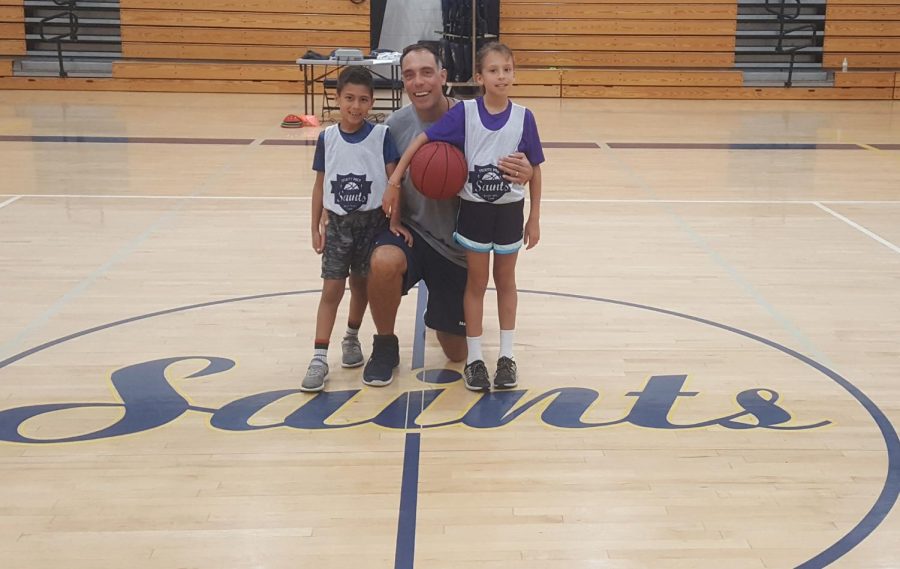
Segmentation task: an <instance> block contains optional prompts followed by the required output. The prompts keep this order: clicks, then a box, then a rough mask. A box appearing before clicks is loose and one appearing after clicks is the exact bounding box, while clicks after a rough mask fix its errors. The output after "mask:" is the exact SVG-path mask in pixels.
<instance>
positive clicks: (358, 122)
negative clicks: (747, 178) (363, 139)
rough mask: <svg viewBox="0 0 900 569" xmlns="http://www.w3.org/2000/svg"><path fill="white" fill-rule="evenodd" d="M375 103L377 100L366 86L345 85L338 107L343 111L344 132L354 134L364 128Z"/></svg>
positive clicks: (339, 94) (339, 95)
mask: <svg viewBox="0 0 900 569" xmlns="http://www.w3.org/2000/svg"><path fill="white" fill-rule="evenodd" d="M374 103H375V98H374V97H373V96H372V92H371V91H369V88H368V87H366V86H365V85H356V84H354V83H347V84H345V85H344V88H343V89H341V92H340V93H338V107H339V108H340V110H341V127H342V128H343V130H345V131H350V132H352V131H355V130H357V129H358V128H359V127H360V126H362V123H363V121H365V120H366V117H367V116H368V115H369V111H370V110H371V109H372V105H373V104H374Z"/></svg>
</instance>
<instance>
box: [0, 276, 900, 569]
mask: <svg viewBox="0 0 900 569" xmlns="http://www.w3.org/2000/svg"><path fill="white" fill-rule="evenodd" d="M319 292H320V291H319V290H318V289H311V290H300V291H288V292H276V293H267V294H256V295H250V296H243V297H237V298H227V299H221V300H215V301H210V302H203V303H198V304H192V305H188V306H180V307H176V308H170V309H166V310H160V311H158V312H153V313H150V314H144V315H140V316H134V317H131V318H126V319H123V320H119V321H116V322H111V323H107V324H103V325H100V326H95V327H93V328H89V329H87V330H82V331H80V332H76V333H73V334H69V335H68V336H64V337H62V338H57V339H55V340H51V341H49V342H45V343H44V344H41V345H40V346H35V347H33V348H31V349H29V350H26V351H25V352H22V353H20V354H16V355H15V356H13V357H10V358H8V359H5V360H2V361H0V369H2V368H4V367H6V366H8V365H10V364H12V363H15V362H17V361H19V360H21V359H24V358H26V357H28V356H29V355H33V354H35V353H38V352H41V351H43V350H46V349H49V348H51V347H53V346H56V345H59V344H62V343H64V342H67V341H69V340H73V339H77V338H80V337H82V336H87V335H89V334H92V333H94V332H99V331H102V330H107V329H110V328H114V327H116V326H121V325H125V324H130V323H133V322H138V321H141V320H145V319H148V318H153V317H156V316H163V315H168V314H174V313H178V312H183V311H188V310H195V309H199V308H206V307H211V306H217V305H222V304H230V303H234V302H243V301H248V300H257V299H264V298H275V297H282V296H291V295H305V294H318V293H319ZM519 292H520V293H523V294H536V295H542V296H549V297H558V298H572V299H580V300H589V301H599V302H607V303H610V304H615V305H619V306H625V307H631V308H637V309H641V310H648V311H651V312H655V313H659V314H665V315H669V316H674V317H677V318H684V319H687V320H691V321H694V322H698V323H701V324H706V325H709V326H713V327H715V328H719V329H721V330H726V331H729V332H732V333H735V334H738V335H740V336H743V337H745V338H748V339H750V340H754V341H756V342H760V343H762V344H765V345H767V346H769V347H772V348H775V349H776V350H778V351H780V352H782V353H784V354H786V355H788V356H791V357H793V358H795V359H798V360H799V361H801V362H803V363H805V364H807V365H809V366H812V367H813V368H815V369H816V370H818V371H819V372H821V373H824V374H825V375H826V376H827V377H829V378H830V379H832V380H833V381H834V382H835V383H837V384H838V385H839V386H841V387H842V388H843V389H845V390H846V391H847V392H848V393H850V395H851V396H853V397H854V398H855V399H856V400H857V401H858V402H859V403H860V404H862V406H863V407H864V408H865V409H866V411H867V412H868V413H869V415H870V416H871V417H872V419H873V420H874V421H875V424H876V425H877V426H878V428H879V430H880V431H881V435H882V437H883V438H884V442H885V448H886V451H887V455H888V472H887V477H886V478H885V481H884V486H883V488H882V491H881V493H880V494H879V496H878V498H877V500H876V501H875V504H874V505H873V506H872V508H871V509H870V510H869V512H868V513H867V514H866V515H865V517H864V518H863V519H862V520H860V522H859V523H857V524H856V526H854V527H853V528H852V529H851V530H850V531H849V532H848V533H847V534H845V535H844V536H843V537H842V538H841V539H839V540H838V541H837V542H835V543H834V544H833V545H831V547H829V548H828V549H826V550H825V551H823V552H822V553H820V554H818V555H816V556H814V557H813V558H811V559H809V560H808V561H806V562H804V563H802V564H800V565H798V566H797V567H796V568H795V569H821V568H822V567H826V566H827V565H830V564H831V563H833V562H834V561H837V560H838V559H840V558H841V557H843V556H844V555H846V554H847V553H848V552H850V551H851V550H852V549H854V548H855V547H856V546H857V545H859V544H860V543H862V541H863V540H865V539H866V538H867V537H868V536H869V535H870V534H872V533H873V532H874V531H875V530H876V529H877V528H878V527H879V525H880V524H881V523H882V522H883V521H884V520H885V518H887V516H888V515H889V514H890V512H891V510H892V509H893V507H894V505H895V504H896V502H897V499H898V496H900V437H898V435H897V431H896V429H895V428H894V426H893V424H892V423H891V420H890V419H889V418H888V417H887V415H885V413H884V412H883V411H882V410H881V409H880V408H879V407H878V405H876V404H875V402H874V401H873V400H872V399H870V398H869V397H868V396H867V395H866V394H865V393H864V392H863V391H862V390H861V389H859V388H858V387H856V386H855V385H854V384H853V383H851V382H850V381H849V380H847V379H845V378H844V377H842V376H841V375H840V374H838V373H837V372H835V371H833V370H831V369H829V368H828V367H827V366H825V365H824V364H821V363H819V362H817V361H815V360H813V359H812V358H810V357H808V356H805V355H803V354H801V353H799V352H796V351H795V350H792V349H790V348H788V347H787V346H784V345H782V344H779V343H777V342H775V341H773V340H769V339H766V338H763V337H761V336H757V335H756V334H753V333H751V332H747V331H745V330H741V329H739V328H735V327H732V326H728V325H726V324H721V323H718V322H714V321H712V320H707V319H705V318H700V317H698V316H692V315H689V314H685V313H681V312H675V311H672V310H667V309H664V308H657V307H653V306H648V305H644V304H637V303H633V302H626V301H622V300H614V299H610V298H602V297H595V296H587V295H581V294H571V293H562V292H551V291H540V290H528V289H520V290H519ZM415 394H418V395H417V403H418V405H420V406H421V405H422V404H423V403H424V402H423V399H422V392H421V391H420V392H413V393H412V394H411V395H410V399H412V398H413V397H415V396H416V395H415ZM407 405H409V403H408V404H407ZM419 436H420V435H419V433H408V434H407V440H406V446H405V449H404V451H405V452H404V470H403V477H402V483H401V500H400V505H401V507H400V516H399V520H398V532H397V551H396V556H395V560H397V562H398V563H399V562H400V561H401V560H402V561H403V562H406V563H412V562H413V561H414V553H415V521H416V508H417V493H416V492H415V491H416V490H417V489H418V463H419V454H420V446H421V441H420V440H419ZM410 437H414V439H415V440H411V439H410ZM407 465H409V468H407ZM410 493H413V495H412V496H410V495H409V494H410ZM404 496H406V498H405V499H404ZM396 567H404V568H405V569H409V568H411V567H412V565H406V566H402V565H397V566H396Z"/></svg>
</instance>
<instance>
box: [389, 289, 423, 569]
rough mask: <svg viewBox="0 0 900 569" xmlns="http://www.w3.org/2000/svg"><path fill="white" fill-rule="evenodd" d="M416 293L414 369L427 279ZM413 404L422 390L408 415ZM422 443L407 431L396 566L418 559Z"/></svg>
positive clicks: (403, 568) (404, 568) (406, 567)
mask: <svg viewBox="0 0 900 569" xmlns="http://www.w3.org/2000/svg"><path fill="white" fill-rule="evenodd" d="M416 296H417V298H416V325H415V332H414V335H413V353H412V369H421V368H423V367H425V307H426V306H428V287H427V286H425V281H419V285H418V294H417V295H416ZM416 395H418V397H416ZM414 404H416V405H420V406H421V405H422V392H417V393H410V394H409V397H408V398H407V400H406V408H407V416H409V412H408V411H409V408H410V406H412V405H414ZM407 428H409V425H407ZM421 446H422V435H421V432H407V433H406V446H405V447H404V449H403V477H402V478H401V481H400V515H399V516H398V518H397V548H396V551H395V553H394V569H412V568H413V565H414V564H415V560H416V515H417V507H418V497H419V451H420V450H421Z"/></svg>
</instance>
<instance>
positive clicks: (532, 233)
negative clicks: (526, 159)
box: [525, 164, 541, 250]
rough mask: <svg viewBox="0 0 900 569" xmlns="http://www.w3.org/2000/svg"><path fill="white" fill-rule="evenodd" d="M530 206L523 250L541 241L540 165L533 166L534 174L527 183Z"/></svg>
mask: <svg viewBox="0 0 900 569" xmlns="http://www.w3.org/2000/svg"><path fill="white" fill-rule="evenodd" d="M528 189H529V197H530V198H531V205H530V207H529V208H528V221H527V222H526V223H525V249H526V250H527V249H531V248H532V247H534V246H535V245H537V244H538V241H540V240H541V165H540V164H537V165H535V166H534V173H533V174H532V176H531V181H530V182H529V183H528Z"/></svg>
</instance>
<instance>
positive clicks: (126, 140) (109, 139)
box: [0, 135, 253, 145]
mask: <svg viewBox="0 0 900 569" xmlns="http://www.w3.org/2000/svg"><path fill="white" fill-rule="evenodd" d="M0 142H92V143H105V144H233V145H247V144H250V143H251V142H253V139H252V138H172V137H141V136H2V135H0Z"/></svg>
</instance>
